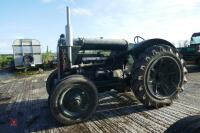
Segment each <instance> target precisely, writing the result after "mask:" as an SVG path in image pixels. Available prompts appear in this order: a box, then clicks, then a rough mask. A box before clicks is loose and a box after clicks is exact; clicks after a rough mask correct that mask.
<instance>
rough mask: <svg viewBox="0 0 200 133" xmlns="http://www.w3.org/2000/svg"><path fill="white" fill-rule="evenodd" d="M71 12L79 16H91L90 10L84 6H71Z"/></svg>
mask: <svg viewBox="0 0 200 133" xmlns="http://www.w3.org/2000/svg"><path fill="white" fill-rule="evenodd" d="M71 12H72V14H74V15H80V16H92V12H91V11H90V10H88V9H85V8H72V9H71Z"/></svg>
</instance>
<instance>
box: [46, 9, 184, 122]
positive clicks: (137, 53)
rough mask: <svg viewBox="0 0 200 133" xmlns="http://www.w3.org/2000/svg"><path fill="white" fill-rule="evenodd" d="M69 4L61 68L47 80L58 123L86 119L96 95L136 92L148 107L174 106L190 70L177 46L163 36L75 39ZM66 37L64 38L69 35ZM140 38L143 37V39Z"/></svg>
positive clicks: (60, 47)
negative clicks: (125, 38) (186, 66)
mask: <svg viewBox="0 0 200 133" xmlns="http://www.w3.org/2000/svg"><path fill="white" fill-rule="evenodd" d="M69 15H70V14H69V8H67V18H68V19H67V20H68V24H67V26H66V35H64V34H62V35H61V36H60V39H59V41H58V47H57V56H58V67H57V69H56V70H55V71H53V72H52V73H51V74H50V75H49V77H48V79H47V82H46V88H47V92H48V94H49V99H48V102H49V107H50V110H51V113H52V114H53V116H54V117H55V119H56V120H58V121H59V122H60V123H63V124H73V123H77V122H81V121H84V120H87V119H88V118H89V117H90V116H91V115H92V114H93V113H94V112H95V110H96V107H97V105H98V93H102V92H106V91H111V90H116V91H117V92H119V93H121V92H124V91H132V92H133V93H134V94H135V96H136V97H137V98H138V100H139V101H140V102H142V103H143V104H144V105H145V106H147V107H154V108H160V107H163V106H167V105H170V104H172V102H173V100H175V99H176V98H177V97H178V94H179V92H181V91H182V90H183V84H184V83H185V82H186V81H187V80H186V77H185V75H186V73H187V70H186V68H185V64H184V61H183V59H181V58H180V56H179V53H178V51H177V49H176V48H175V46H174V45H172V44H171V43H170V42H168V41H166V40H163V39H150V40H143V38H141V37H139V36H136V37H135V39H134V41H135V42H134V43H129V42H128V41H126V40H123V39H104V38H99V39H88V38H76V39H73V38H72V32H71V26H70V21H69V20H70V19H69V18H70V16H69ZM65 36H66V37H65ZM139 40H141V41H139Z"/></svg>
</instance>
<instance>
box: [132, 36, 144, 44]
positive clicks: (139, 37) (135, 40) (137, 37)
mask: <svg viewBox="0 0 200 133" xmlns="http://www.w3.org/2000/svg"><path fill="white" fill-rule="evenodd" d="M142 41H144V38H142V37H141V36H135V37H134V43H135V44H136V43H139V42H142Z"/></svg>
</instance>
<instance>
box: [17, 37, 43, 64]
mask: <svg viewBox="0 0 200 133" xmlns="http://www.w3.org/2000/svg"><path fill="white" fill-rule="evenodd" d="M13 55H14V65H15V67H23V66H25V67H27V66H31V67H34V66H36V65H41V64H42V54H41V45H40V42H39V41H38V40H35V39H17V40H15V41H14V42H13Z"/></svg>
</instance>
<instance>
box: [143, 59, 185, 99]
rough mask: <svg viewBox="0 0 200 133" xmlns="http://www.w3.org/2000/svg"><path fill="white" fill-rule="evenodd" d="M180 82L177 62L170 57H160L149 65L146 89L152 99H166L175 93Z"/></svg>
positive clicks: (179, 70)
mask: <svg viewBox="0 0 200 133" xmlns="http://www.w3.org/2000/svg"><path fill="white" fill-rule="evenodd" d="M180 80H181V69H180V66H179V63H178V62H177V60H176V59H174V58H173V57H171V56H162V57H160V58H158V59H156V60H154V61H153V62H152V63H151V64H150V66H149V68H148V71H147V78H146V87H148V91H149V93H150V94H151V95H152V96H153V97H155V98H158V99H166V98H170V96H172V95H173V94H174V93H176V91H177V87H178V86H179V83H180Z"/></svg>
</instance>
